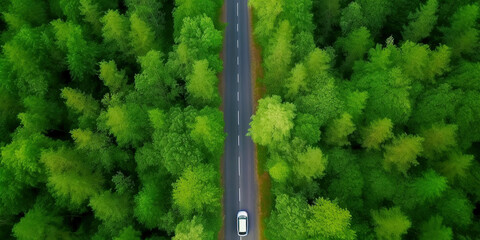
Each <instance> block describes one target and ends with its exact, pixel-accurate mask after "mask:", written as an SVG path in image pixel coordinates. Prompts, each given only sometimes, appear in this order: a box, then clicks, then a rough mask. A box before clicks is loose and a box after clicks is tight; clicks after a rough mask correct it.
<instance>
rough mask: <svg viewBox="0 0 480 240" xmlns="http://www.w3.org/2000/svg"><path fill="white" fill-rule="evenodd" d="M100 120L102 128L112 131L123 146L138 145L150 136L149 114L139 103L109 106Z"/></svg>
mask: <svg viewBox="0 0 480 240" xmlns="http://www.w3.org/2000/svg"><path fill="white" fill-rule="evenodd" d="M99 121H100V122H101V123H100V124H101V128H102V129H105V130H108V131H109V132H110V133H112V134H113V135H114V136H115V137H116V138H117V142H118V144H119V145H121V146H125V145H129V144H131V145H133V146H138V145H140V144H142V142H143V141H144V140H146V139H147V138H149V137H150V125H149V119H148V114H147V112H146V110H144V108H142V106H139V105H137V104H133V103H129V104H123V105H120V106H113V107H109V108H108V110H107V111H106V112H102V113H101V115H100V118H99Z"/></svg>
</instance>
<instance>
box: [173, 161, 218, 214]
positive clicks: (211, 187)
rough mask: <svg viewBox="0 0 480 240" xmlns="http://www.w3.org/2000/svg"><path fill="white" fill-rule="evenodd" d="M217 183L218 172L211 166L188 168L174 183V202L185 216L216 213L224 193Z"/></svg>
mask: <svg viewBox="0 0 480 240" xmlns="http://www.w3.org/2000/svg"><path fill="white" fill-rule="evenodd" d="M217 184H218V183H217V172H216V171H215V170H214V169H213V168H212V167H211V166H209V165H198V166H196V167H193V168H188V169H186V170H185V171H184V172H183V173H182V175H181V176H180V178H179V179H178V180H177V181H176V182H175V183H174V184H173V192H172V197H173V203H174V205H175V207H177V208H178V210H179V211H180V213H181V214H182V215H183V216H191V215H192V214H202V213H216V212H218V211H219V210H220V198H221V193H222V190H221V189H220V188H219V186H217Z"/></svg>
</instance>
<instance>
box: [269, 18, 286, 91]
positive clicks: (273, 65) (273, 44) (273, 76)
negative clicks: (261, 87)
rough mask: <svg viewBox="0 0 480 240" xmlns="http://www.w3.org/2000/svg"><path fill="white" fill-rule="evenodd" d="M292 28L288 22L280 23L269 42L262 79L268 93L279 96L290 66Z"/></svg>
mask: <svg viewBox="0 0 480 240" xmlns="http://www.w3.org/2000/svg"><path fill="white" fill-rule="evenodd" d="M292 39H293V33H292V27H291V25H290V23H289V22H288V21H286V20H285V21H282V22H281V23H280V24H279V26H278V30H277V32H276V33H275V34H274V35H273V37H272V40H270V44H269V48H268V49H267V50H266V52H267V54H266V57H265V61H264V69H265V77H264V79H263V81H264V83H265V85H266V87H267V89H268V91H269V93H272V94H280V92H281V90H282V89H283V87H284V86H285V81H286V79H287V77H288V73H289V71H290V68H291V64H292Z"/></svg>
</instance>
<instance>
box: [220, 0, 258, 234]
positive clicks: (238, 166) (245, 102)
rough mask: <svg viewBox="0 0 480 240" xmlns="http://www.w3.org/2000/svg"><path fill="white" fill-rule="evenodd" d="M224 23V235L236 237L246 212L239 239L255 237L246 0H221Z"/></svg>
mask: <svg viewBox="0 0 480 240" xmlns="http://www.w3.org/2000/svg"><path fill="white" fill-rule="evenodd" d="M225 11H226V19H227V26H226V32H225V45H224V70H223V74H224V76H223V77H224V81H225V83H224V85H223V86H224V94H223V101H224V102H223V103H224V105H223V106H224V119H225V132H226V133H227V139H226V142H225V152H224V157H223V160H224V164H223V166H224V169H223V184H224V190H225V191H224V198H223V199H224V207H223V209H224V216H225V219H224V227H225V239H226V240H233V239H240V237H238V235H237V230H236V214H237V212H238V210H245V211H247V212H248V215H249V234H248V236H246V237H242V238H241V239H249V240H250V239H255V240H256V239H257V238H258V232H257V226H258V224H257V220H258V215H257V189H258V184H257V173H256V170H255V169H256V168H255V161H254V145H253V142H252V139H251V138H250V137H247V136H246V134H247V131H248V128H249V123H250V117H251V116H252V111H253V105H252V101H253V100H252V86H251V75H250V73H251V72H250V43H249V41H250V32H249V30H250V29H249V17H248V3H247V0H225Z"/></svg>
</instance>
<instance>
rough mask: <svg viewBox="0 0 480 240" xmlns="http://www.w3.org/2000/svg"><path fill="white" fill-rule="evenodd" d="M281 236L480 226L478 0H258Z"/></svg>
mask: <svg viewBox="0 0 480 240" xmlns="http://www.w3.org/2000/svg"><path fill="white" fill-rule="evenodd" d="M249 4H250V6H251V7H252V9H253V14H254V17H253V24H254V30H253V32H254V37H255V41H256V42H257V43H258V44H259V46H260V48H261V51H262V52H261V57H262V67H263V75H262V76H261V78H260V79H259V82H260V83H261V84H262V85H263V86H264V88H265V89H266V93H265V95H264V96H263V98H262V99H260V100H259V102H258V108H257V112H256V114H255V115H254V116H253V117H252V122H251V123H250V126H251V128H250V130H249V135H250V136H251V137H252V139H253V141H254V142H255V143H256V144H258V145H259V146H260V148H261V149H264V150H265V151H266V154H265V155H266V156H265V158H266V163H265V169H267V171H268V173H269V175H270V177H271V179H272V188H271V194H272V198H273V203H272V209H271V211H270V214H269V217H267V219H266V220H265V222H266V230H265V236H266V238H267V239H269V240H281V239H288V240H291V239H312V240H313V239H318V240H320V239H321V240H327V239H380V240H397V239H420V240H450V239H460V240H473V239H479V236H480V163H479V161H478V159H479V158H480V42H479V37H480V35H479V31H480V25H479V24H480V5H479V4H478V2H477V1H474V0H458V1H449V0H422V1H419V0H395V1H394V0H355V1H348V0H250V2H249Z"/></svg>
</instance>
